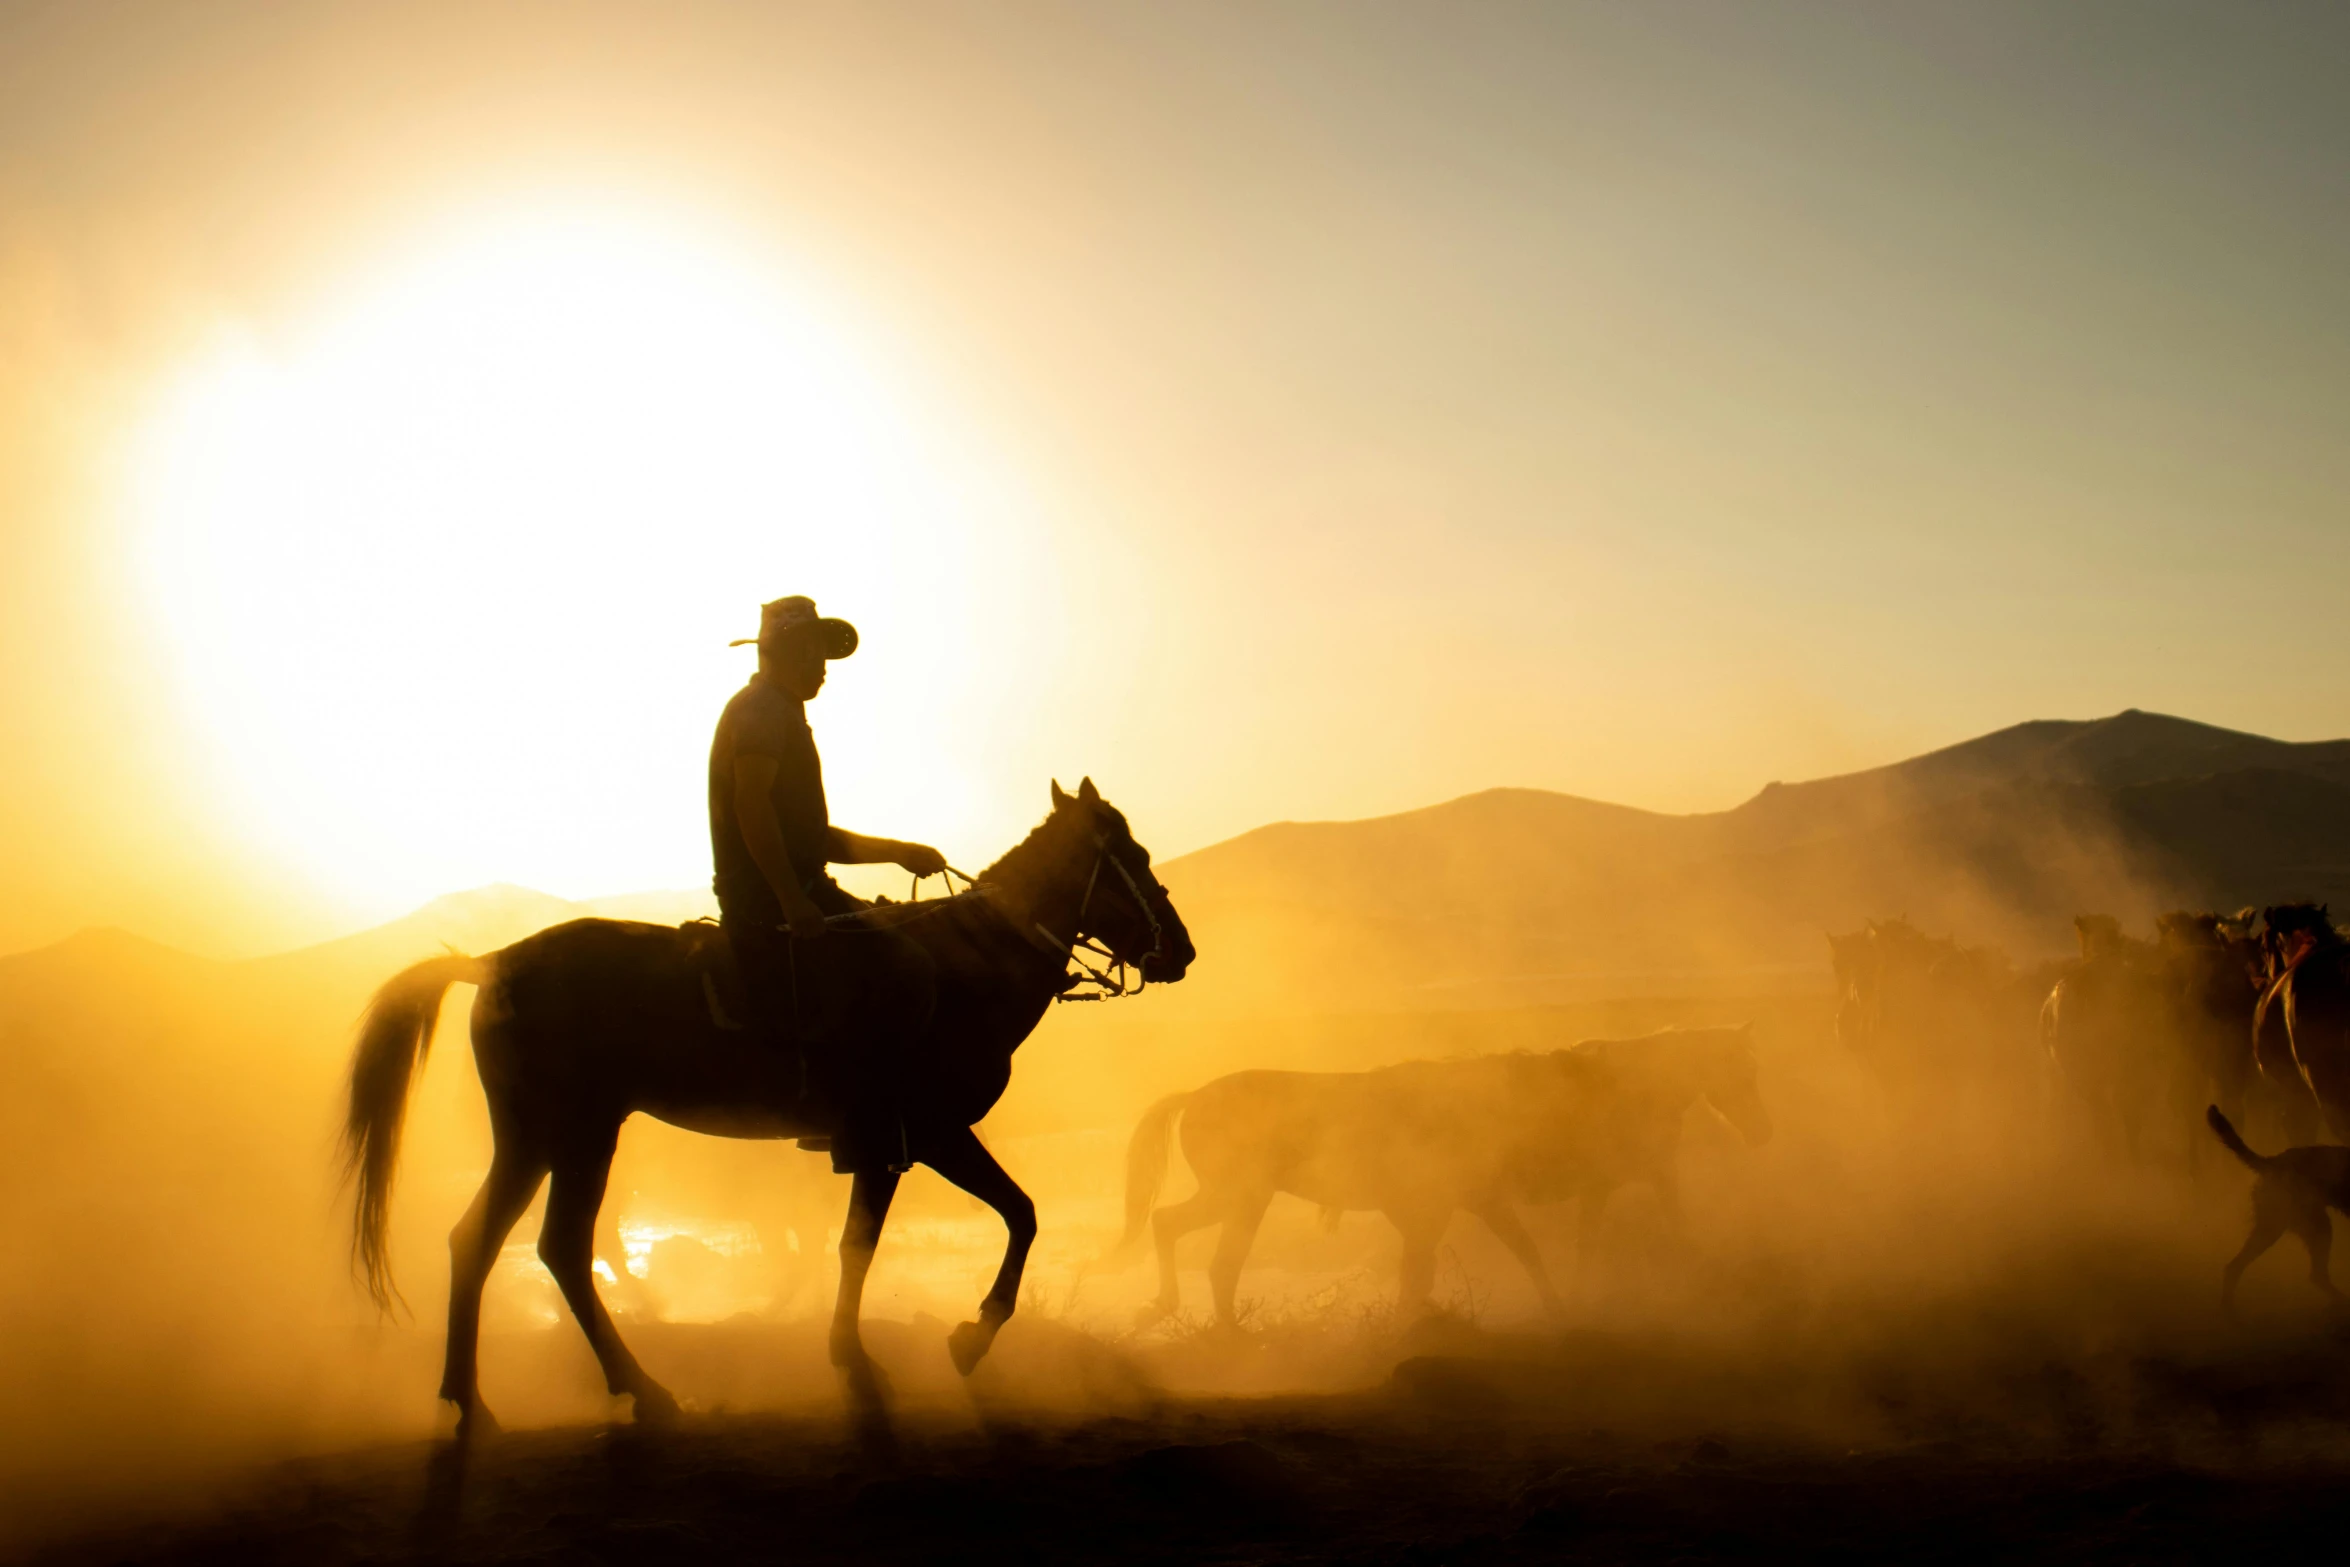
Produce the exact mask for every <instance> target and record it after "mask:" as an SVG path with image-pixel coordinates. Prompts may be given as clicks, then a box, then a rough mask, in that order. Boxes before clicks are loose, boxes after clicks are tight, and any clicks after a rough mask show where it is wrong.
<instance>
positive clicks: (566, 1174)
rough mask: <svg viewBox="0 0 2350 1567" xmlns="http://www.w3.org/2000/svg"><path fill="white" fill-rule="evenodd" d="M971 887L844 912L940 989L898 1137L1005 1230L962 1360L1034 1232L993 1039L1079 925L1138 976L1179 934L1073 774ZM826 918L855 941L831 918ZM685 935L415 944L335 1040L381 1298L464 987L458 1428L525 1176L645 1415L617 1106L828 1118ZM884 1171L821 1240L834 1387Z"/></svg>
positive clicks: (650, 1403) (593, 1322)
mask: <svg viewBox="0 0 2350 1567" xmlns="http://www.w3.org/2000/svg"><path fill="white" fill-rule="evenodd" d="M982 880H983V882H984V886H983V887H982V889H981V890H979V891H976V892H971V893H966V894H964V895H963V896H961V897H957V898H953V899H946V900H941V901H940V902H937V903H932V904H913V905H888V906H883V907H880V908H876V909H873V910H870V911H868V912H867V913H866V914H865V915H863V916H861V918H863V919H866V920H871V921H876V922H879V921H892V922H899V923H900V928H902V929H903V931H904V933H905V934H906V935H907V936H909V937H910V938H912V939H913V940H914V941H916V942H917V943H919V944H920V946H921V947H922V949H923V950H924V951H925V952H926V953H928V955H929V957H930V959H931V960H932V962H933V963H934V965H935V969H936V975H937V986H938V989H937V1003H936V1006H935V1008H934V1011H933V1017H932V1022H931V1026H930V1029H929V1032H928V1034H927V1036H926V1037H925V1039H924V1040H923V1042H922V1049H921V1050H920V1051H919V1052H918V1053H917V1055H916V1058H915V1059H916V1065H915V1068H914V1070H913V1071H912V1072H911V1073H910V1074H909V1077H910V1080H909V1081H908V1082H907V1083H906V1084H905V1085H904V1088H903V1110H904V1115H905V1121H906V1128H907V1143H908V1151H909V1152H910V1153H911V1155H912V1156H913V1157H914V1158H915V1159H917V1160H919V1161H920V1162H922V1163H924V1164H927V1165H929V1166H930V1167H931V1168H932V1169H934V1170H936V1171H938V1173H939V1174H941V1175H943V1176H945V1177H946V1178H947V1179H948V1180H950V1181H952V1182H954V1183H955V1184H956V1185H957V1186H960V1187H962V1188H963V1189H964V1190H965V1191H967V1192H969V1193H971V1194H972V1195H973V1196H975V1197H977V1198H979V1199H980V1200H981V1201H983V1202H985V1203H987V1204H988V1206H990V1207H991V1208H993V1209H995V1211H996V1212H997V1213H998V1214H999V1215H1001V1216H1002V1218H1003V1220H1004V1223H1005V1225H1006V1227H1007V1228H1008V1229H1009V1231H1010V1232H1011V1239H1010V1244H1009V1245H1008V1246H1007V1247H1006V1249H1005V1253H1004V1260H1003V1265H1002V1267H1001V1268H1000V1269H999V1270H998V1272H997V1274H996V1279H995V1283H994V1285H993V1287H992V1288H990V1289H989V1291H988V1293H987V1296H986V1298H985V1299H984V1300H982V1301H981V1302H980V1306H979V1312H978V1316H977V1320H975V1321H972V1322H966V1323H964V1324H962V1325H961V1326H960V1327H958V1328H956V1329H955V1331H954V1333H953V1335H952V1336H951V1337H950V1339H949V1341H948V1348H949V1350H950V1352H951V1353H952V1355H953V1358H954V1361H955V1365H956V1368H957V1369H958V1370H960V1371H963V1372H965V1373H968V1372H969V1371H970V1370H971V1369H972V1368H973V1367H974V1366H975V1365H977V1364H978V1362H979V1359H980V1357H981V1356H983V1355H984V1354H986V1353H987V1350H988V1347H989V1345H990V1344H992V1343H993V1342H994V1339H995V1335H996V1331H997V1330H998V1329H999V1328H1000V1327H1002V1325H1003V1323H1004V1322H1005V1320H1006V1319H1008V1318H1009V1317H1010V1316H1011V1315H1012V1310H1013V1307H1014V1306H1015V1305H1016V1304H1017V1301H1018V1296H1019V1286H1020V1274H1021V1269H1022V1267H1023V1266H1024V1264H1025V1262H1026V1260H1027V1256H1028V1249H1029V1246H1030V1244H1031V1242H1032V1241H1033V1240H1034V1239H1035V1235H1036V1209H1035V1205H1034V1204H1033V1203H1031V1202H1030V1201H1029V1200H1028V1196H1027V1194H1026V1193H1024V1192H1022V1191H1021V1190H1020V1188H1019V1187H1018V1186H1017V1185H1015V1184H1014V1183H1013V1181H1012V1178H1011V1177H1010V1176H1008V1175H1006V1174H1005V1173H1004V1171H1003V1168H1002V1167H1001V1166H1000V1165H998V1164H997V1163H996V1162H995V1159H994V1158H993V1156H991V1155H990V1154H989V1153H988V1151H987V1150H986V1149H985V1148H984V1147H983V1146H981V1144H980V1142H979V1139H978V1138H977V1137H975V1136H974V1135H973V1134H972V1132H971V1125H972V1123H973V1122H975V1121H977V1120H978V1119H979V1118H980V1117H981V1116H982V1115H984V1114H986V1113H987V1110H988V1108H989V1107H990V1106H992V1105H993V1104H994V1103H995V1102H996V1099H997V1098H998V1097H999V1096H1000V1095H1001V1094H1002V1093H1003V1091H1004V1087H1005V1085H1006V1083H1008V1082H1009V1081H1010V1079H1011V1072H1012V1052H1013V1051H1014V1050H1016V1049H1017V1048H1018V1047H1019V1045H1020V1042H1021V1041H1022V1040H1023V1039H1025V1038H1027V1036H1028V1034H1029V1032H1030V1030H1032V1029H1034V1028H1035V1027H1036V1024H1037V1022H1038V1020H1039V1019H1041V1018H1042V1017H1043V1016H1044V1013H1045V1010H1046V1008H1047V1007H1049V1006H1050V1005H1051V1004H1052V1002H1053V999H1054V997H1055V996H1057V995H1059V994H1061V993H1062V992H1063V991H1065V990H1066V989H1068V988H1069V984H1070V981H1069V979H1068V965H1069V953H1070V945H1071V943H1072V942H1073V941H1075V940H1077V939H1078V938H1080V937H1083V936H1092V937H1094V938H1096V939H1098V940H1099V941H1100V942H1101V943H1102V944H1104V945H1105V946H1107V947H1108V949H1109V950H1110V952H1111V953H1112V954H1113V955H1115V956H1116V957H1118V958H1120V959H1121V960H1130V961H1132V962H1133V963H1134V964H1135V965H1137V966H1138V967H1139V969H1140V970H1141V972H1142V974H1143V976H1144V978H1145V980H1146V981H1149V980H1159V981H1174V980H1179V979H1181V978H1182V977H1183V975H1184V971H1185V970H1186V969H1187V968H1188V967H1189V966H1190V964H1191V962H1192V959H1193V957H1194V956H1195V954H1194V951H1193V948H1192V943H1191V937H1190V935H1189V934H1188V933H1187V932H1186V931H1185V930H1184V927H1183V921H1182V920H1181V919H1180V918H1179V917H1178V916H1177V914H1176V912H1175V908H1174V905H1173V904H1172V903H1171V902H1170V901H1169V900H1168V897H1167V890H1166V889H1165V888H1164V887H1162V886H1160V885H1159V884H1158V883H1157V881H1156V880H1154V879H1153V877H1152V875H1151V866H1150V855H1149V853H1148V852H1147V851H1146V850H1145V849H1144V848H1143V847H1142V846H1141V845H1140V844H1138V843H1136V842H1135V840H1134V835H1133V834H1132V832H1131V831H1129V830H1128V828H1127V825H1126V819H1125V817H1124V816H1122V815H1120V814H1119V813H1118V812H1117V811H1116V810H1115V809H1113V808H1112V807H1111V806H1110V805H1109V804H1108V803H1107V802H1106V801H1104V800H1103V799H1102V798H1101V796H1100V795H1098V794H1097V793H1096V792H1095V791H1094V786H1093V781H1092V780H1091V779H1087V780H1086V781H1085V782H1084V783H1083V784H1082V785H1081V786H1080V787H1079V789H1078V792H1077V793H1076V794H1075V795H1074V796H1072V795H1066V794H1064V793H1062V792H1061V788H1060V786H1059V785H1058V784H1056V785H1054V786H1053V809H1052V814H1051V815H1050V816H1048V817H1047V818H1045V820H1044V822H1043V824H1042V825H1041V826H1039V827H1038V828H1037V829H1036V830H1035V831H1033V832H1031V833H1030V834H1029V835H1028V837H1027V838H1026V839H1025V840H1024V841H1023V842H1022V843H1020V844H1019V845H1018V846H1017V847H1015V848H1014V849H1012V851H1011V852H1010V853H1008V854H1006V855H1005V856H1004V857H1003V858H1002V859H1000V860H998V861H997V862H996V863H995V864H994V865H992V866H990V867H989V868H988V870H987V871H986V873H985V875H984V876H983V878H982ZM823 939H824V940H827V941H853V940H855V939H857V938H856V936H855V935H854V934H853V933H851V932H847V931H835V932H834V933H833V934H831V935H828V936H826V937H824V938H823ZM702 973H703V971H702V970H701V969H699V968H698V967H697V965H696V963H695V961H694V959H693V957H692V938H691V937H690V936H689V935H688V934H686V933H683V932H680V931H678V930H676V929H674V928H670V927H667V926H658V925H641V924H634V923H629V922H625V921H618V920H575V921H573V922H571V923H569V924H566V925H558V926H555V927H554V928H553V929H551V930H545V931H541V932H540V933H539V934H537V935H535V936H532V937H529V938H527V939H526V940H523V941H519V942H516V943H515V944H514V945H513V946H511V947H507V948H505V949H504V950H502V951H499V952H492V953H488V954H486V955H484V956H481V957H478V958H468V957H460V956H450V957H445V958H434V959H430V960H428V961H426V962H423V963H418V964H416V965H414V966H412V967H410V968H409V969H407V970H406V971H404V972H402V973H400V974H397V975H395V976H393V977H392V979H390V980H389V981H387V982H386V983H385V984H384V986H383V988H382V989H380V990H378V991H377V992H376V995H375V999H374V1000H373V1002H372V1003H370V1005H369V1007H368V1009H367V1013H366V1016H365V1017H364V1019H363V1020H362V1022H361V1025H360V1035H359V1043H358V1048H357V1049H356V1051H355V1052H354V1053H353V1056H352V1061H351V1090H350V1108H349V1116H348V1120H347V1123H346V1127H345V1142H346V1148H347V1150H348V1154H349V1158H350V1164H351V1168H352V1169H353V1171H354V1172H356V1174H357V1177H358V1191H357V1202H356V1209H355V1213H354V1226H353V1251H354V1253H355V1255H356V1257H357V1260H358V1261H359V1263H360V1264H361V1265H363V1267H364V1269H365V1272H366V1277H367V1283H368V1288H369V1291H370V1292H371V1293H372V1294H373V1295H374V1297H375V1299H376V1300H377V1302H378V1303H379V1304H385V1303H388V1302H389V1301H391V1300H392V1299H394V1298H396V1297H395V1292H394V1290H393V1286H392V1279H391V1268H390V1260H389V1257H388V1255H387V1251H386V1241H385V1224H386V1218H387V1215H388V1212H389V1204H390V1200H391V1181H392V1172H393V1169H394V1167H395V1165H396V1163H397V1160H398V1157H399V1144H400V1128H401V1121H402V1119H403V1117H404V1115H405V1113H406V1107H407V1101H408V1088H409V1083H410V1080H411V1078H412V1076H413V1075H414V1072H415V1068H416V1064H417V1062H418V1061H419V1060H420V1059H421V1058H422V1057H423V1055H424V1052H425V1049H426V1047H427V1046H428V1045H429V1044H430V1043H431V1039H432V1032H433V1025H434V1021H435V1019H436V1017H437V1016H438V1014H439V1011H440V1005H441V996H442V993H443V992H444V991H445V990H447V988H448V987H449V986H451V985H453V984H457V983H460V982H466V983H471V984H474V985H476V986H478V987H480V988H479V993H478V994H477V995H476V996H475V997H474V1003H473V1053H474V1060H475V1062H476V1064H477V1065H478V1066H479V1067H480V1072H481V1083H482V1089H483V1092H484V1094H485V1095H486V1096H487V1098H488V1100H489V1112H490V1129H491V1132H492V1134H493V1137H494V1139H495V1152H494V1154H493V1156H492V1159H491V1162H490V1172H489V1178H488V1179H487V1180H485V1181H484V1182H483V1183H482V1188H481V1191H480V1193H479V1195H477V1196H476V1197H475V1198H474V1200H473V1206H472V1208H471V1209H470V1210H469V1211H468V1212H467V1213H466V1215H465V1217H464V1218H463V1219H462V1220H461V1221H459V1223H458V1225H457V1228H456V1229H455V1230H454V1231H452V1232H451V1234H450V1236H449V1250H450V1258H451V1279H450V1287H449V1337H448V1358H447V1363H446V1365H445V1366H444V1368H443V1372H442V1378H441V1397H443V1398H445V1399H447V1400H449V1401H450V1402H451V1403H453V1404H455V1405H456V1406H457V1409H458V1424H459V1429H460V1431H461V1432H467V1433H470V1432H471V1431H472V1430H473V1429H475V1428H476V1427H477V1426H478V1425H480V1424H484V1423H490V1422H489V1420H488V1411H486V1410H485V1409H484V1408H483V1407H482V1404H481V1395H480V1392H479V1389H478V1385H477V1380H476V1375H475V1354H476V1340H477V1337H478V1332H479V1325H480V1313H481V1290H482V1284H483V1281H484V1280H485V1279H486V1278H487V1277H488V1275H489V1271H490V1265H491V1263H492V1262H493V1261H494V1260H495V1259H496V1257H497V1254H498V1249H499V1247H500V1246H501V1245H502V1244H503V1243H504V1241H505V1238H506V1233H507V1231H508V1230H510V1229H512V1228H513V1226H514V1222H515V1220H516V1219H518V1218H519V1217H520V1216H521V1214H522V1211H523V1209H524V1208H526V1207H528V1206H529V1204H530V1201H531V1198H532V1197H533V1195H534V1194H535V1193H536V1192H537V1191H538V1188H539V1183H540V1182H541V1181H543V1180H545V1179H547V1177H548V1175H549V1174H550V1172H551V1173H552V1175H553V1178H554V1180H553V1186H552V1189H551V1190H550V1192H549V1193H548V1197H547V1210H546V1217H545V1220H544V1222H543V1224H542V1226H541V1229H540V1233H539V1256H540V1258H541V1260H543V1261H544V1262H545V1263H546V1265H547V1269H548V1271H549V1272H551V1273H552V1274H553V1275H554V1276H555V1282H556V1283H557V1284H558V1285H559V1286H560V1287H561V1288H562V1291H563V1295H564V1298H565V1300H567V1301H568V1302H569V1303H570V1306H571V1309H572V1313H573V1315H574V1316H576V1317H577V1318H578V1319H579V1323H580V1326H581V1328H582V1329H584V1330H585V1331H586V1333H587V1336H588V1342H589V1343H590V1345H592V1346H593V1347H594V1349H595V1352H596V1358H597V1360H598V1361H599V1362H600V1363H601V1365H602V1367H603V1371H604V1379H605V1383H606V1385H607V1386H608V1387H609V1388H610V1389H611V1390H612V1391H613V1392H614V1393H627V1394H630V1395H632V1396H633V1398H634V1400H635V1405H636V1412H637V1415H638V1417H639V1418H640V1419H643V1418H658V1417H661V1416H664V1415H667V1414H671V1413H674V1412H675V1410H676V1407H677V1404H676V1400H675V1399H673V1398H672V1397H671V1396H670V1395H669V1393H668V1392H667V1391H666V1390H664V1389H663V1388H662V1387H661V1386H660V1385H659V1384H658V1383H656V1382H654V1380H653V1379H652V1378H651V1377H649V1376H647V1375H646V1374H645V1371H644V1368H643V1367H641V1366H640V1365H638V1364H637V1362H636V1358H635V1357H634V1356H633V1355H631V1354H630V1353H629V1351H628V1348H627V1346H626V1345H624V1344H623V1343H622V1342H621V1340H620V1335H619V1334H618V1333H617V1332H616V1331H615V1330H614V1328H613V1325H612V1319H611V1317H610V1315H609V1314H607V1313H606V1311H605V1310H604V1307H603V1305H602V1303H601V1302H600V1301H599V1300H598V1298H597V1295H596V1284H595V1274H594V1269H593V1261H592V1255H593V1250H594V1231H595V1224H596V1212H597V1209H598V1208H599V1207H600V1206H601V1205H602V1202H603V1196H604V1184H605V1180H606V1178H607V1175H608V1172H609V1168H610V1165H611V1162H612V1151H613V1145H614V1142H615V1140H616V1139H617V1137H618V1135H619V1131H620V1124H621V1122H623V1121H624V1120H626V1119H627V1118H628V1117H629V1115H630V1114H632V1113H633V1112H636V1111H639V1110H641V1111H644V1112H646V1113H647V1114H649V1115H653V1116H657V1117H659V1118H660V1119H662V1120H664V1121H669V1122H672V1123H674V1124H676V1125H679V1126H683V1127H686V1128H688V1129H690V1130H694V1131H702V1132H710V1133H714V1134H717V1135H720V1136H728V1137H798V1136H809V1135H822V1134H827V1133H829V1132H830V1131H831V1130H832V1128H831V1127H830V1126H829V1125H827V1124H825V1122H824V1119H823V1118H822V1116H821V1114H820V1112H819V1111H818V1109H817V1108H816V1107H815V1106H814V1105H813V1104H812V1103H811V1102H810V1101H807V1100H805V1099H803V1098H802V1097H801V1096H800V1093H799V1080H798V1073H797V1072H796V1071H795V1070H794V1069H793V1063H792V1062H791V1060H790V1059H789V1058H787V1057H786V1056H785V1055H784V1054H783V1053H782V1052H778V1051H776V1050H773V1049H771V1048H769V1047H767V1046H766V1045H765V1044H763V1043H762V1042H760V1041H759V1040H758V1039H757V1037H756V1036H754V1035H751V1034H748V1033H740V1032H735V1033H729V1032H723V1031H721V1030H719V1029H718V1028H716V1027H715V1026H713V1024H712V1023H711V1021H710V1018H709V1015H708V1012H707V1009H706V1006H705V1001H704V997H703V993H702V988H701V981H702ZM896 1190H897V1177H896V1176H895V1175H890V1174H860V1175H858V1176H857V1178H856V1180H855V1182H854V1183H853V1184H852V1186H851V1188H850V1197H849V1212H848V1218H847V1220H846V1223H845V1226H844V1232H843V1235H842V1239H841V1245H840V1259H841V1271H840V1293H839V1298H838V1301H837V1303H836V1306H835V1310H834V1315H833V1324H832V1338H831V1350H832V1358H833V1362H834V1364H836V1365H838V1366H840V1367H842V1368H843V1369H844V1370H845V1371H847V1372H848V1373H849V1375H850V1378H851V1388H852V1391H857V1390H860V1389H869V1388H870V1387H871V1386H872V1370H871V1363H870V1361H869V1360H868V1359H867V1358H866V1355H865V1350H864V1345H863V1343H862V1341H861V1339H860V1338H859V1335H858V1331H857V1316H858V1307H859V1302H860V1300H861V1298H862V1296H863V1292H864V1284H865V1274H866V1271H867V1269H868V1268H869V1267H870V1266H871V1264H872V1260H873V1250H874V1247H875V1245H876V1243H877V1242H878V1241H879V1238H880V1234H881V1227H882V1223H883V1221H884V1219H885V1218H886V1216H887V1214H888V1212H889V1205H890V1199H891V1198H892V1196H894V1195H895V1193H896Z"/></svg>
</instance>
